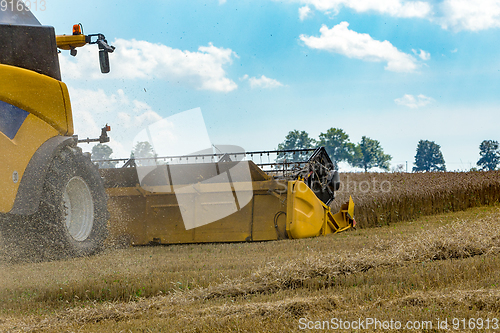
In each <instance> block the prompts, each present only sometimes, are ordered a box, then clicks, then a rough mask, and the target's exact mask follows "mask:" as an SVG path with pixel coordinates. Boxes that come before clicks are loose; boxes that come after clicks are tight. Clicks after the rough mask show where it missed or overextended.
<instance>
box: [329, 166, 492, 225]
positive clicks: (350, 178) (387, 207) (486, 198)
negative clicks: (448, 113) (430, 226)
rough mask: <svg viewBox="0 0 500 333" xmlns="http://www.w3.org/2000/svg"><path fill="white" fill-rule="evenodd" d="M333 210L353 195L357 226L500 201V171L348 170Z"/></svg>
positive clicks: (342, 176)
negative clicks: (352, 171) (350, 171)
mask: <svg viewBox="0 0 500 333" xmlns="http://www.w3.org/2000/svg"><path fill="white" fill-rule="evenodd" d="M340 180H341V188H340V190H339V192H337V195H336V199H335V201H334V204H333V205H334V206H333V210H334V211H335V210H337V209H338V208H339V207H340V204H342V203H344V202H346V201H347V200H348V199H349V195H351V196H352V198H353V200H354V202H355V204H356V208H355V219H356V222H357V224H358V226H360V227H362V228H364V227H374V226H380V225H388V224H390V223H394V222H398V221H407V220H412V219H414V218H416V217H419V216H424V215H433V214H438V213H445V212H454V211H461V210H465V209H467V208H472V207H479V206H483V205H492V204H494V203H496V202H499V200H500V171H488V172H482V171H475V172H429V173H345V174H341V175H340Z"/></svg>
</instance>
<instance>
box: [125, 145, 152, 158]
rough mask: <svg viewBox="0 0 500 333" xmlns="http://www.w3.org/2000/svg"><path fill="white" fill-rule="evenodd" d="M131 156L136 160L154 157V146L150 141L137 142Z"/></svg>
mask: <svg viewBox="0 0 500 333" xmlns="http://www.w3.org/2000/svg"><path fill="white" fill-rule="evenodd" d="M131 156H133V157H136V158H148V157H154V156H155V154H154V151H153V146H152V145H151V144H150V143H149V142H148V141H141V142H137V143H136V145H135V146H134V149H133V150H132V155H131Z"/></svg>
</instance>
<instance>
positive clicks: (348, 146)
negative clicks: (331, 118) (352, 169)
mask: <svg viewBox="0 0 500 333" xmlns="http://www.w3.org/2000/svg"><path fill="white" fill-rule="evenodd" d="M317 144H318V146H319V147H325V149H326V152H327V153H328V155H330V157H331V158H332V160H334V161H335V162H340V161H347V162H349V163H352V162H353V160H354V157H355V150H356V145H355V144H354V143H352V142H350V140H349V135H348V134H347V133H346V132H344V131H343V130H342V129H340V128H333V127H332V128H330V129H329V130H328V131H326V133H321V134H320V135H319V141H318V143H317Z"/></svg>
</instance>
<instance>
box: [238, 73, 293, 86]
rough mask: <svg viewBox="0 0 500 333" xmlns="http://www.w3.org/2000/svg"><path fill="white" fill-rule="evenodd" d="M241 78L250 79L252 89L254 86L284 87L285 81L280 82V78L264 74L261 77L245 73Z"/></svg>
mask: <svg viewBox="0 0 500 333" xmlns="http://www.w3.org/2000/svg"><path fill="white" fill-rule="evenodd" d="M241 80H248V82H250V87H251V88H252V89H254V88H262V89H272V88H278V87H283V83H281V82H279V81H278V80H275V79H271V78H268V77H266V76H264V75H262V76H261V77H260V78H256V77H250V78H249V77H248V75H247V74H245V75H244V76H243V77H242V78H241Z"/></svg>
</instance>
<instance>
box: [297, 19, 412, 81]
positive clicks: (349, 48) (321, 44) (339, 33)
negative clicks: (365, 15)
mask: <svg viewBox="0 0 500 333" xmlns="http://www.w3.org/2000/svg"><path fill="white" fill-rule="evenodd" d="M348 27H349V23H347V22H341V23H339V24H337V25H336V26H334V27H333V28H331V29H328V27H327V26H326V25H323V26H322V27H321V29H320V30H319V31H320V33H321V36H320V37H313V36H306V35H301V36H300V39H301V40H302V41H303V42H304V43H305V44H306V45H307V46H308V47H310V48H312V49H318V50H326V51H330V52H333V53H338V54H342V55H345V56H347V57H349V58H356V59H361V60H364V61H373V62H387V65H386V67H385V69H386V70H389V71H393V72H414V71H415V70H416V69H417V67H418V66H417V63H416V59H415V58H414V57H413V56H411V55H409V54H406V53H404V52H401V51H399V50H398V49H397V48H396V47H395V46H394V45H392V44H391V43H390V42H389V41H383V42H381V41H378V40H374V39H373V38H372V37H371V36H370V35H368V34H362V33H357V32H356V31H353V30H349V29H348Z"/></svg>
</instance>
